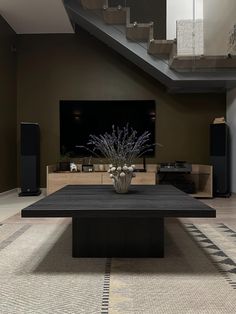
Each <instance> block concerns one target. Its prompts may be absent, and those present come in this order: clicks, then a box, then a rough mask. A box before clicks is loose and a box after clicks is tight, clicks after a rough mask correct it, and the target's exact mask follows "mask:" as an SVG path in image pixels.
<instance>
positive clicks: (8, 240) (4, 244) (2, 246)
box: [0, 224, 31, 251]
mask: <svg viewBox="0 0 236 314" xmlns="http://www.w3.org/2000/svg"><path fill="white" fill-rule="evenodd" d="M1 226H3V225H1ZM30 227H31V225H29V224H28V225H23V226H22V227H21V228H20V229H18V230H17V231H15V232H14V233H13V234H11V235H10V236H9V237H8V238H6V239H5V240H3V241H2V242H0V251H1V250H3V249H5V248H6V247H8V246H9V245H10V244H11V243H13V242H14V241H15V240H16V239H17V238H19V237H20V236H21V235H22V234H23V233H25V232H26V231H27V230H28V229H29V228H30Z"/></svg>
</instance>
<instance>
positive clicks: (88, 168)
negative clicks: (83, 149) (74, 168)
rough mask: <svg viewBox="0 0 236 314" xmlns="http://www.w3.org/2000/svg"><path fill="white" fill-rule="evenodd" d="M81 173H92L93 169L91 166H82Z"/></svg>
mask: <svg viewBox="0 0 236 314" xmlns="http://www.w3.org/2000/svg"><path fill="white" fill-rule="evenodd" d="M82 171H83V172H93V171H94V167H93V165H82Z"/></svg>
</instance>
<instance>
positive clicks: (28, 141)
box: [19, 122, 41, 196]
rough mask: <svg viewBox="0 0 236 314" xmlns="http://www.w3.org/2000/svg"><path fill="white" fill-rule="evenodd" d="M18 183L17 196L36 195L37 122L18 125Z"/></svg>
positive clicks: (38, 143) (38, 159) (38, 131)
mask: <svg viewBox="0 0 236 314" xmlns="http://www.w3.org/2000/svg"><path fill="white" fill-rule="evenodd" d="M20 131H21V132H20V133H21V138H20V185H21V193H20V194H19V196H36V195H40V194H41V190H40V129H39V125H38V124H37V123H25V122H22V123H21V125H20Z"/></svg>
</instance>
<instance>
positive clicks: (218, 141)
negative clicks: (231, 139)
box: [210, 123, 227, 156]
mask: <svg viewBox="0 0 236 314" xmlns="http://www.w3.org/2000/svg"><path fill="white" fill-rule="evenodd" d="M226 154H227V126H226V124H223V123H222V124H211V127H210V155H211V156H225V155H226Z"/></svg>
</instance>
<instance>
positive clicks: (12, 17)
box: [0, 0, 74, 34]
mask: <svg viewBox="0 0 236 314" xmlns="http://www.w3.org/2000/svg"><path fill="white" fill-rule="evenodd" d="M0 15H2V16H3V18H4V19H5V20H6V21H7V22H8V24H9V25H10V26H11V27H12V28H13V29H14V31H15V32H16V33H17V34H41V33H73V32H74V31H73V28H72V26H71V23H70V20H69V18H68V16H67V13H66V10H65V8H64V6H63V3H62V0H0Z"/></svg>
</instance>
